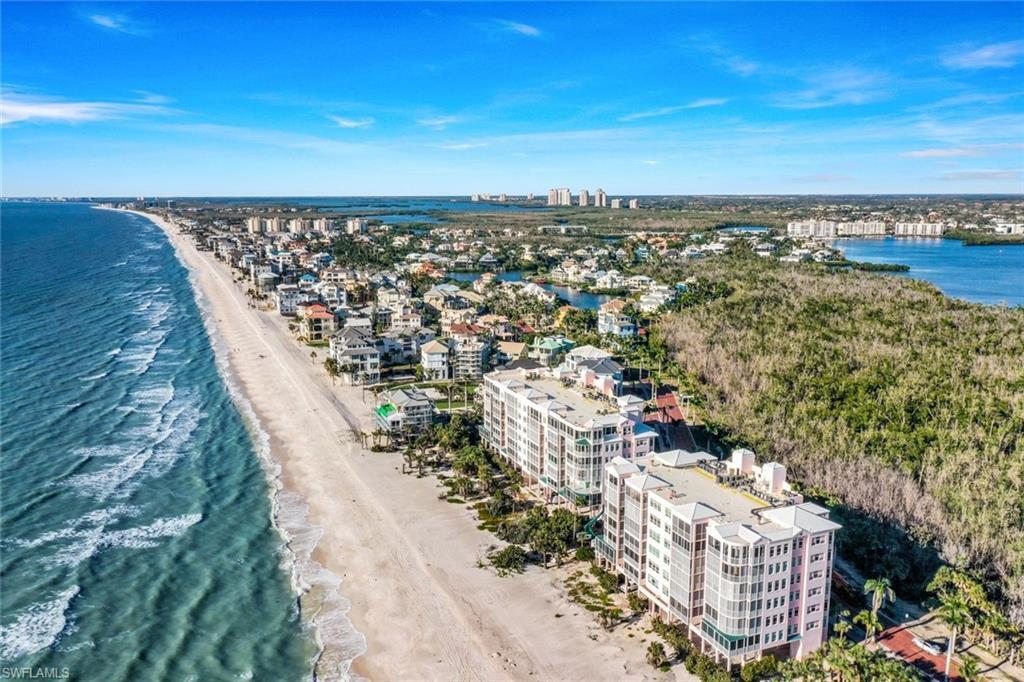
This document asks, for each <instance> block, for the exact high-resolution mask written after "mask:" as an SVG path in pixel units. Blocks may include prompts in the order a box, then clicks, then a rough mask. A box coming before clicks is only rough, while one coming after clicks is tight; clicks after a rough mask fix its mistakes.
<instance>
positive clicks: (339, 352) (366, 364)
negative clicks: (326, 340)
mask: <svg viewBox="0 0 1024 682" xmlns="http://www.w3.org/2000/svg"><path fill="white" fill-rule="evenodd" d="M329 353H330V356H331V357H332V358H334V361H335V362H336V363H337V365H338V371H339V372H340V373H341V376H342V377H343V378H344V379H345V380H346V381H348V382H349V383H351V384H375V383H377V382H378V381H380V365H381V363H380V351H379V350H378V349H377V347H376V344H375V342H374V339H373V334H372V333H371V332H370V331H369V330H368V329H366V328H365V327H359V326H353V327H349V326H346V327H343V328H342V329H340V330H339V331H337V332H335V334H334V335H332V336H331V337H330V350H329Z"/></svg>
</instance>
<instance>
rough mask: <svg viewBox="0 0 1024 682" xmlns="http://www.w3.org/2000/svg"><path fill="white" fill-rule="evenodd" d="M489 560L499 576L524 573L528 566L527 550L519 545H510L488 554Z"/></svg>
mask: <svg viewBox="0 0 1024 682" xmlns="http://www.w3.org/2000/svg"><path fill="white" fill-rule="evenodd" d="M487 558H488V561H490V564H491V566H493V567H494V570H495V571H497V573H498V575H499V576H502V577H504V576H507V575H510V574H512V573H522V572H523V570H524V569H525V568H526V558H527V557H526V551H525V550H524V549H523V548H522V547H520V546H519V545H508V546H506V547H504V548H502V549H500V550H498V551H497V552H492V553H491V554H489V555H488V557H487Z"/></svg>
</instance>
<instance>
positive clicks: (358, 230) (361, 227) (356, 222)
mask: <svg viewBox="0 0 1024 682" xmlns="http://www.w3.org/2000/svg"><path fill="white" fill-rule="evenodd" d="M366 227H367V225H366V219H365V218H349V219H348V220H346V221H345V232H347V233H348V234H363V233H364V232H366Z"/></svg>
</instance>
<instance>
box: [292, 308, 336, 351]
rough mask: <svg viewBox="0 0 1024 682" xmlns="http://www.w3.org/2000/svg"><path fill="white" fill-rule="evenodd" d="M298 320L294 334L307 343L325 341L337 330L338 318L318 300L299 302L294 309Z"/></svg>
mask: <svg viewBox="0 0 1024 682" xmlns="http://www.w3.org/2000/svg"><path fill="white" fill-rule="evenodd" d="M295 317H296V319H297V320H298V329H297V331H296V334H297V335H298V337H299V339H300V340H302V341H305V342H307V343H318V342H321V341H326V340H327V339H328V337H330V336H331V335H332V334H334V332H336V331H337V330H338V318H336V317H335V316H334V313H332V312H330V311H329V310H328V309H327V306H325V305H324V304H323V303H320V302H319V301H306V302H302V303H299V304H298V305H297V306H296V309H295Z"/></svg>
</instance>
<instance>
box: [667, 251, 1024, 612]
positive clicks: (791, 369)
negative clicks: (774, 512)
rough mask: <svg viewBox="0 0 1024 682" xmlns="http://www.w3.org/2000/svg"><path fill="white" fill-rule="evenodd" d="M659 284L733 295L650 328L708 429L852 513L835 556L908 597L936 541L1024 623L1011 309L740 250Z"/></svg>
mask: <svg viewBox="0 0 1024 682" xmlns="http://www.w3.org/2000/svg"><path fill="white" fill-rule="evenodd" d="M664 274H666V275H668V277H667V279H669V281H671V280H672V279H679V278H684V277H687V276H691V275H698V276H700V277H703V278H707V280H709V281H712V282H719V283H721V284H726V285H727V287H728V291H730V292H731V293H729V295H727V296H720V297H714V298H711V299H710V300H709V301H706V302H698V303H697V304H696V305H692V306H684V307H682V309H681V310H680V311H678V312H677V313H676V314H674V315H672V316H669V317H668V318H667V319H666V320H665V321H664V322H663V323H662V325H661V327H660V329H659V331H660V332H661V334H662V335H664V337H665V339H666V342H667V343H668V345H669V346H670V347H671V348H672V349H673V350H674V351H675V353H676V357H677V360H678V362H679V364H680V365H681V367H682V369H683V371H684V372H686V373H687V374H688V376H689V378H690V380H691V381H692V382H693V384H694V388H695V389H697V391H698V392H699V393H700V395H701V396H702V398H703V400H704V401H705V408H706V414H707V415H708V418H709V419H711V420H714V421H712V422H710V423H709V426H710V427H711V428H712V429H713V430H715V431H717V432H718V433H719V434H721V435H722V436H723V437H725V438H727V439H728V440H730V441H731V442H735V443H740V442H742V443H746V444H748V445H750V446H753V447H754V448H755V449H756V450H757V451H759V452H760V453H761V454H762V456H766V457H771V458H775V459H777V460H779V461H782V462H783V463H785V464H786V465H787V466H788V467H789V469H790V471H791V472H792V473H791V478H792V479H796V480H798V481H801V482H802V483H803V484H805V485H806V486H807V487H808V488H811V489H813V490H816V491H818V492H820V493H822V494H826V495H827V496H829V497H830V498H831V501H832V502H833V503H835V504H836V505H837V507H838V508H839V509H840V510H846V511H848V512H849V518H846V517H844V518H843V519H842V520H843V521H844V522H845V523H847V524H848V528H847V529H846V531H844V537H841V538H840V540H841V542H842V543H843V545H842V546H841V549H842V551H843V554H845V555H846V556H847V557H848V558H851V559H853V560H854V561H855V563H858V564H860V565H861V567H862V568H870V573H871V574H875V575H877V574H879V573H881V574H887V575H889V576H890V577H891V578H892V579H893V584H894V585H895V586H896V587H897V591H899V592H900V593H901V594H903V595H904V596H919V595H921V594H923V591H924V587H925V586H926V585H927V581H928V579H929V578H930V577H931V575H930V574H931V573H932V572H934V569H935V568H936V566H937V564H935V563H934V562H932V563H929V562H928V561H927V560H926V554H927V552H926V551H924V550H922V549H921V548H922V547H927V546H933V547H935V548H936V549H937V550H939V551H940V552H941V554H942V556H943V557H944V558H945V559H947V560H948V561H951V562H953V563H954V564H955V565H960V566H964V567H967V568H970V569H972V570H974V571H975V572H977V573H978V574H979V575H981V576H983V578H984V579H985V580H986V581H987V583H988V586H989V588H990V589H993V588H994V590H995V593H996V595H997V597H999V598H1000V599H1002V600H1003V602H1004V605H1005V606H1006V608H1007V612H1008V613H1009V614H1010V615H1011V617H1012V618H1013V619H1014V620H1015V621H1016V622H1018V623H1020V622H1021V621H1024V439H1022V433H1024V310H1021V309H1013V308H1005V307H986V306H981V305H973V304H967V303H963V302H959V301H955V300H951V299H948V298H946V297H944V296H942V295H941V294H940V293H939V292H938V291H936V290H935V289H934V288H933V287H931V286H930V285H927V284H924V283H921V282H916V281H913V280H906V279H903V278H896V277H888V276H881V275H871V274H864V273H859V272H850V271H840V272H829V271H827V270H825V269H824V268H821V267H820V266H814V265H806V266H799V267H787V266H784V265H779V264H777V263H774V262H771V261H767V260H763V259H757V258H755V257H752V256H751V257H745V256H743V255H742V254H736V255H733V256H730V257H726V258H718V259H713V260H708V261H705V262H702V263H696V264H688V265H686V266H684V267H683V269H682V270H681V271H680V270H676V271H675V272H671V273H664ZM880 529H888V530H880ZM903 548H917V549H916V551H917V552H918V554H916V555H915V554H913V553H909V554H908V553H906V552H905V551H903ZM879 568H881V569H882V570H881V571H879Z"/></svg>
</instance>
